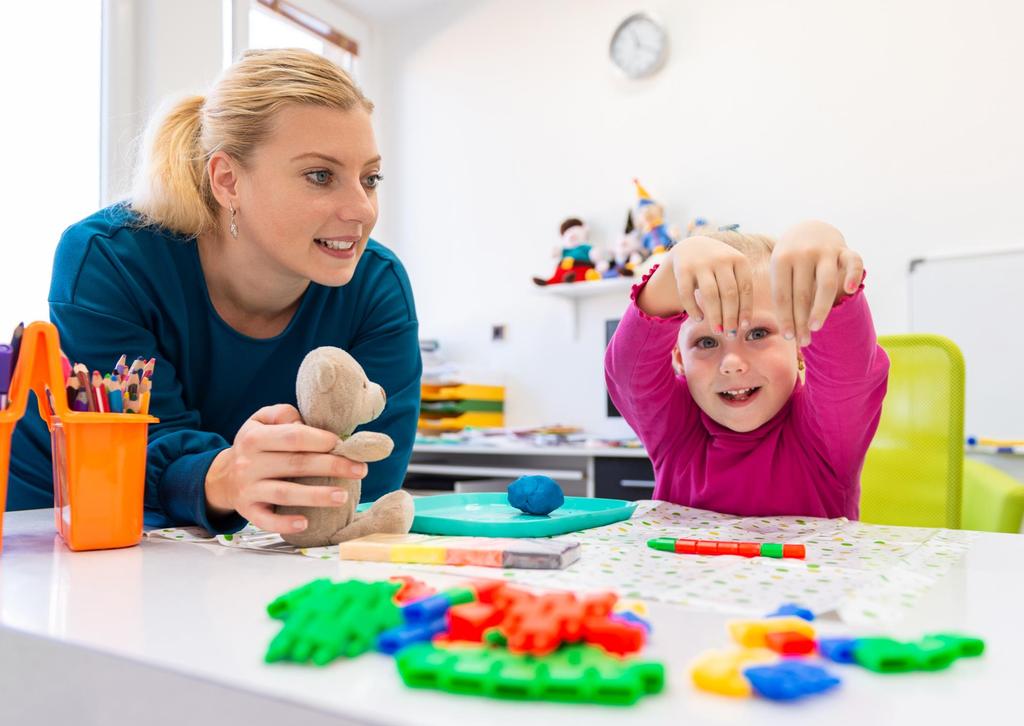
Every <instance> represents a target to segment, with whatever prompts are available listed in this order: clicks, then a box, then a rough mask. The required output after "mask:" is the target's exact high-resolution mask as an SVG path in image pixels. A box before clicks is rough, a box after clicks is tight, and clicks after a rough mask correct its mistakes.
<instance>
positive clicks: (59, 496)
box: [0, 323, 158, 550]
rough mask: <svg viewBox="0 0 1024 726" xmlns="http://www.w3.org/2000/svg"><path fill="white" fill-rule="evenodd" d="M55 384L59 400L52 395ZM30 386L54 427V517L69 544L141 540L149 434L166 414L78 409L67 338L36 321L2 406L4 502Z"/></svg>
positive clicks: (102, 545) (0, 483)
mask: <svg viewBox="0 0 1024 726" xmlns="http://www.w3.org/2000/svg"><path fill="white" fill-rule="evenodd" d="M47 387H49V389H50V391H52V392H53V394H54V395H52V397H48V396H47ZM29 390H33V391H35V394H36V399H37V400H38V402H39V415H40V416H41V417H42V418H43V420H44V421H46V424H47V426H48V427H49V429H50V442H51V444H52V447H53V448H52V451H53V499H54V502H53V506H54V520H55V523H56V526H57V531H58V532H59V533H60V536H61V537H62V538H63V539H64V542H65V543H66V544H67V545H68V547H70V548H71V549H73V550H97V549H111V548H114V547H130V546H132V545H134V544H138V542H139V540H140V539H141V538H142V512H143V494H144V492H145V488H146V444H147V436H148V431H149V424H151V423H156V422H157V421H158V419H156V418H153V417H152V416H145V415H142V414H125V413H86V412H80V411H71V410H70V409H69V408H68V405H67V397H66V396H65V395H64V376H63V372H62V371H61V365H60V340H59V338H58V336H57V329H56V328H55V327H54V326H53V325H51V324H50V323H32V325H30V326H28V327H27V328H26V329H25V335H24V337H23V338H22V342H21V353H20V354H19V357H18V367H17V369H16V370H15V371H14V377H13V379H12V381H11V391H10V395H11V405H10V407H9V408H8V409H7V410H6V411H0V503H6V501H7V475H8V468H9V464H10V455H11V433H12V432H13V431H14V426H15V424H16V423H17V421H18V419H20V418H21V417H22V416H23V415H24V413H25V407H26V405H27V402H28V392H29ZM48 401H49V402H50V403H48ZM51 404H52V406H53V411H52V412H51V411H50V405H51ZM2 536H3V508H0V537H2ZM0 546H2V539H0Z"/></svg>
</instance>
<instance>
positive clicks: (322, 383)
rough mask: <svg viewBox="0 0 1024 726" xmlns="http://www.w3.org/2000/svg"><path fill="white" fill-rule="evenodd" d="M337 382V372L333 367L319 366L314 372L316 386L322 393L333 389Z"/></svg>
mask: <svg viewBox="0 0 1024 726" xmlns="http://www.w3.org/2000/svg"><path fill="white" fill-rule="evenodd" d="M337 381H338V372H337V371H336V370H335V368H334V366H333V365H326V366H320V367H319V368H317V370H316V386H317V388H318V389H320V391H321V392H322V393H326V392H327V391H329V390H331V389H332V388H334V384H335V383H336V382H337Z"/></svg>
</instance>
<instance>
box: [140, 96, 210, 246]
mask: <svg viewBox="0 0 1024 726" xmlns="http://www.w3.org/2000/svg"><path fill="white" fill-rule="evenodd" d="M205 100H206V99H204V98H203V97H202V96H189V97H188V98H185V99H182V100H181V101H179V102H178V103H177V104H175V105H174V106H173V107H172V108H171V110H170V111H169V112H168V113H167V115H166V116H164V117H163V118H162V119H160V120H159V121H158V122H156V123H153V124H152V125H151V128H150V129H149V130H148V131H147V133H146V141H145V142H144V146H143V148H146V149H148V150H149V153H148V156H146V157H144V158H143V159H142V162H141V164H140V166H139V171H138V174H137V177H136V181H135V188H134V192H133V195H132V207H133V208H134V209H135V211H136V212H138V213H139V215H140V216H141V217H142V220H143V222H144V223H145V224H158V225H160V226H162V227H166V228H167V229H169V230H172V231H174V232H178V233H179V234H184V235H187V236H190V237H192V236H196V235H198V234H199V233H200V232H205V231H206V230H208V229H211V228H212V227H213V226H214V222H215V220H216V218H217V211H216V209H217V204H216V200H215V199H214V198H213V193H212V191H211V190H210V183H209V179H207V176H206V160H207V155H206V154H204V153H203V150H202V147H201V146H200V138H201V136H202V110H203V104H204V102H205ZM157 118H159V117H157Z"/></svg>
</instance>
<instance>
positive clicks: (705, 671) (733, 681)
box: [690, 648, 779, 698]
mask: <svg viewBox="0 0 1024 726" xmlns="http://www.w3.org/2000/svg"><path fill="white" fill-rule="evenodd" d="M778 660H779V656H778V655H776V654H775V653H773V652H771V651H770V650H765V649H763V648H733V649H731V650H709V651H707V652H705V653H703V654H701V655H700V656H699V657H698V658H697V660H695V661H694V662H693V665H692V666H691V667H690V677H691V678H692V679H693V683H694V685H696V686H697V688H700V689H701V690H704V691H710V692H711V693H718V694H721V695H723V696H736V697H739V698H746V697H749V696H750V695H751V693H752V689H751V686H750V681H748V680H747V679H746V678H745V677H744V675H743V673H742V670H743V669H744V668H745V667H747V666H753V665H760V664H770V663H776V662H778Z"/></svg>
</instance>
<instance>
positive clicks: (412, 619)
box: [402, 593, 452, 625]
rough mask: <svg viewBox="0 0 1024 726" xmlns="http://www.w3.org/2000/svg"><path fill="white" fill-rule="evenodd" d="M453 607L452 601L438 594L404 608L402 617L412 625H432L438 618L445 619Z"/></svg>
mask: <svg viewBox="0 0 1024 726" xmlns="http://www.w3.org/2000/svg"><path fill="white" fill-rule="evenodd" d="M451 606H452V603H451V600H449V599H448V598H447V597H445V596H444V594H443V593H438V594H437V595H431V596H430V597H425V598H423V599H422V600H416V601H414V602H411V603H409V604H408V605H406V606H405V607H403V608H402V617H403V618H405V622H407V623H409V624H410V625H421V624H424V623H432V622H434V621H435V620H437V619H438V618H443V617H444V616H445V613H447V612H448V608H450V607H451Z"/></svg>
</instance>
